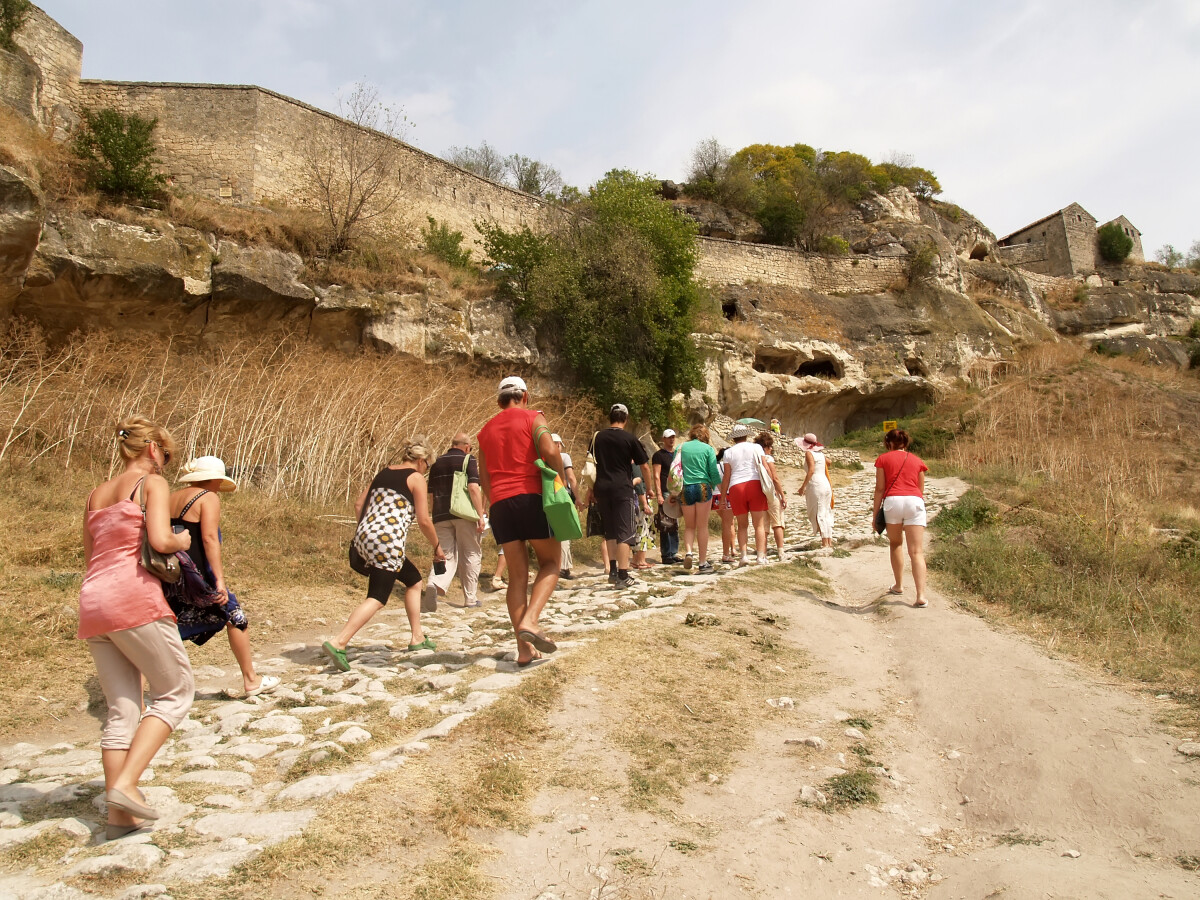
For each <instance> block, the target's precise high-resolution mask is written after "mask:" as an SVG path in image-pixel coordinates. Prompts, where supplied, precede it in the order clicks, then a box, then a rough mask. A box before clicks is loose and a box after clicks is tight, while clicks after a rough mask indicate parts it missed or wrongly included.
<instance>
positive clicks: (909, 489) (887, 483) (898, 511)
mask: <svg viewBox="0 0 1200 900" xmlns="http://www.w3.org/2000/svg"><path fill="white" fill-rule="evenodd" d="M909 440H910V439H909V436H908V432H907V431H905V430H904V429H902V428H893V429H892V430H891V431H889V432H888V433H887V434H886V435H884V438H883V443H884V446H886V447H887V452H886V453H883V454H881V455H880V456H879V457H878V458H877V459H876V460H875V500H874V505H873V506H872V508H871V517H872V519H874V517H875V514H876V513H877V512H878V510H879V507H880V504H882V505H883V517H884V521H885V522H886V523H887V536H888V544H889V545H890V552H891V562H892V574H893V576H894V581H893V583H892V586H891V587H890V588H888V593H889V594H903V593H904V585H903V580H904V551H903V544H905V543H907V544H908V556H909V559H910V560H911V561H912V573H913V583H914V584H916V586H917V599H916V602H914V603H913V606H915V607H917V608H921V607H925V606H928V605H929V601H927V600H926V599H925V524H926V522H925V473H926V472H928V471H929V466H927V465H925V463H924V461H923V460H922V459H921V458H920V457H919V456H917V455H915V454H913V453H909V452H908V444H909Z"/></svg>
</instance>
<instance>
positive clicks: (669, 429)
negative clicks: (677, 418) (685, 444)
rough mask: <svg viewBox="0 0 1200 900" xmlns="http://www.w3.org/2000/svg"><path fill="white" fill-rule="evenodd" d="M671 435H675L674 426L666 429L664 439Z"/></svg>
mask: <svg viewBox="0 0 1200 900" xmlns="http://www.w3.org/2000/svg"><path fill="white" fill-rule="evenodd" d="M669 437H675V429H674V428H668V429H667V430H666V431H664V432H663V440H664V441H665V440H666V439H667V438H669Z"/></svg>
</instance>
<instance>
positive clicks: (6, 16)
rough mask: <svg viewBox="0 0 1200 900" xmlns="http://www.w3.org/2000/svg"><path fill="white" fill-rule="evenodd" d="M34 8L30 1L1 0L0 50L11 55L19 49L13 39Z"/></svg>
mask: <svg viewBox="0 0 1200 900" xmlns="http://www.w3.org/2000/svg"><path fill="white" fill-rule="evenodd" d="M32 8H33V4H32V3H31V2H30V0H0V49H3V50H7V51H8V52H9V53H12V52H14V51H15V50H16V49H17V42H16V41H15V40H14V39H13V38H14V37H15V35H16V33H17V32H18V31H20V30H21V26H22V25H24V24H25V20H26V19H27V18H28V17H29V11H30V9H32Z"/></svg>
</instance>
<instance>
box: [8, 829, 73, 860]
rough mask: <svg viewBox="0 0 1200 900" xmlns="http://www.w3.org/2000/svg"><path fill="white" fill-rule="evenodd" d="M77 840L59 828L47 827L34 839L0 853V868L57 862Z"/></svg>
mask: <svg viewBox="0 0 1200 900" xmlns="http://www.w3.org/2000/svg"><path fill="white" fill-rule="evenodd" d="M73 846H75V842H74V841H73V840H72V839H71V838H70V837H69V836H68V835H66V834H64V833H63V832H61V831H59V830H58V829H57V828H47V829H46V830H45V831H43V832H42V833H41V834H39V835H38V836H37V837H35V838H33V840H29V841H26V842H25V843H23V844H18V845H17V846H15V847H11V848H9V849H7V850H5V851H4V852H3V853H2V854H0V868H6V869H7V868H13V869H15V868H25V867H28V866H34V867H37V868H41V867H42V866H46V865H50V864H51V863H56V862H58V861H59V860H60V859H62V856H63V854H64V853H66V852H67V851H68V850H69V849H71V847H73Z"/></svg>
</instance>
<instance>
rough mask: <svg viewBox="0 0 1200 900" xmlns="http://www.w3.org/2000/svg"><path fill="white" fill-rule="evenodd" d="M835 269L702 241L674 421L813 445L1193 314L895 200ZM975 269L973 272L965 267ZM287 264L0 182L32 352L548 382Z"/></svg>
mask: <svg viewBox="0 0 1200 900" xmlns="http://www.w3.org/2000/svg"><path fill="white" fill-rule="evenodd" d="M839 228H840V233H842V234H843V235H846V236H847V240H850V241H851V246H852V247H855V248H864V249H866V250H868V251H869V252H862V253H857V252H852V253H851V254H850V255H848V256H821V255H818V254H802V253H797V252H796V251H792V250H788V249H785V248H778V247H767V246H764V245H761V244H753V243H742V242H737V241H730V240H716V239H702V240H701V246H700V251H701V253H700V264H699V269H698V275H699V277H700V278H701V279H702V280H704V281H706V282H708V284H709V286H710V290H711V293H712V296H713V297H714V299H715V301H716V303H718V304H719V306H720V310H721V313H722V315H723V317H724V319H725V320H726V321H725V323H724V325H723V327H722V329H721V331H720V332H719V333H715V334H698V335H696V341H697V343H698V345H699V346H700V347H701V349H702V350H703V352H704V355H705V359H706V363H705V365H706V371H705V377H706V384H705V387H704V389H703V390H702V391H696V392H693V395H692V396H691V397H689V398H681V399H682V400H683V401H684V404H685V406H686V407H687V408H688V409H689V410H690V414H691V415H692V416H693V417H694V418H707V417H710V416H711V415H713V414H715V413H716V412H717V411H718V410H720V411H723V412H725V413H727V414H728V415H731V416H733V417H740V416H756V417H759V418H763V419H766V418H770V417H772V416H774V417H777V418H779V419H780V420H781V421H782V422H783V424H784V427H785V429H786V430H787V431H789V432H791V433H797V432H804V431H816V432H817V433H819V434H821V435H822V436H823V437H825V438H828V437H833V436H836V435H837V434H840V433H841V432H843V431H845V430H848V429H855V428H861V427H874V426H876V425H877V424H878V423H879V422H880V421H882V420H884V419H891V418H896V417H898V416H903V415H905V414H907V413H910V412H912V411H913V410H914V409H915V408H916V407H917V406H918V405H919V404H921V403H924V402H927V401H930V400H932V399H933V398H934V397H936V395H937V393H938V392H939V391H940V390H942V389H944V388H945V387H947V386H948V385H950V384H952V383H954V382H956V381H957V380H959V379H968V380H971V379H978V378H987V377H989V375H990V374H991V373H992V372H993V371H994V370H995V369H996V368H997V367H999V366H1002V365H1003V363H1004V361H1005V360H1006V359H1008V358H1011V355H1012V353H1013V351H1014V349H1015V348H1016V347H1017V346H1018V345H1020V344H1021V343H1024V342H1032V341H1040V340H1053V339H1056V336H1057V334H1060V333H1061V334H1068V335H1081V336H1084V337H1085V338H1087V339H1089V340H1093V341H1101V340H1103V341H1104V343H1105V346H1106V347H1107V348H1110V349H1114V350H1125V351H1126V352H1140V353H1144V354H1145V355H1147V356H1148V357H1149V358H1152V359H1155V360H1158V361H1163V362H1169V363H1174V364H1186V362H1187V360H1186V356H1185V355H1184V354H1183V353H1182V351H1181V348H1180V346H1179V345H1178V344H1177V343H1176V342H1172V341H1169V340H1167V338H1168V337H1169V336H1171V335H1177V334H1180V333H1183V332H1185V331H1186V330H1187V328H1188V327H1189V325H1190V323H1191V322H1192V320H1193V319H1195V318H1197V317H1200V305H1198V304H1197V301H1196V297H1197V296H1198V295H1200V278H1197V277H1195V276H1192V275H1187V274H1180V273H1168V272H1163V271H1157V270H1154V269H1149V268H1146V267H1126V268H1119V269H1111V270H1104V271H1101V272H1098V273H1096V274H1095V275H1092V276H1090V277H1089V279H1088V280H1087V282H1086V283H1085V282H1084V281H1083V280H1069V279H1056V278H1048V277H1046V276H1040V275H1032V274H1030V273H1028V272H1025V271H1023V270H1021V269H1016V268H1012V267H1009V266H1004V265H1000V264H998V263H996V262H995V261H994V260H993V259H992V258H991V256H990V255H991V254H992V252H993V250H994V246H995V242H994V238H993V236H992V235H991V233H990V232H988V231H987V230H986V229H985V228H984V227H983V226H982V225H980V224H979V223H978V222H977V221H975V220H974V219H972V218H971V217H969V216H967V215H966V214H963V213H962V212H961V211H957V212H956V213H955V214H954V217H953V218H950V217H948V216H947V215H946V211H945V208H944V207H940V206H930V205H929V204H926V203H921V202H918V201H917V200H916V199H915V198H913V197H912V196H911V195H909V194H908V192H907V191H903V189H899V190H897V191H892V192H890V193H889V194H888V195H886V196H884V197H876V198H872V199H871V200H870V201H868V202H866V203H864V204H863V205H862V206H861V207H860V208H859V209H858V210H857V211H855V212H854V213H853V214H852V215H847V216H846V217H845V219H844V221H842V222H840V224H839ZM979 257H983V258H979ZM307 271H308V270H307V269H306V267H305V264H304V260H302V259H301V258H300V257H299V256H298V255H296V254H295V253H290V252H285V251H283V250H280V249H277V248H273V247H267V246H246V245H242V244H238V243H235V242H232V241H229V240H224V239H220V238H219V237H217V236H216V235H213V234H206V233H203V232H201V231H198V230H196V229H194V228H188V227H181V226H176V225H173V224H171V223H170V222H169V221H166V220H165V219H162V220H158V219H155V220H154V221H153V223H152V224H150V225H128V224H122V223H119V222H115V221H111V220H108V219H103V218H95V217H91V216H86V215H82V214H79V213H72V212H66V211H58V212H47V210H46V209H45V204H44V202H43V200H42V197H41V194H40V193H39V191H38V189H37V186H36V185H35V184H34V183H33V182H32V181H30V179H29V178H27V177H25V176H22V175H20V174H19V173H17V172H16V171H14V170H11V169H6V168H3V167H0V324H2V323H3V322H5V321H7V319H8V318H9V317H10V316H18V317H21V318H23V319H27V320H30V321H32V322H35V323H37V324H39V325H40V326H41V327H42V328H43V330H44V331H45V332H46V333H47V335H48V336H49V337H50V338H51V339H52V340H54V339H57V340H61V339H65V338H66V337H67V336H68V335H69V334H70V333H72V332H73V331H75V330H78V329H82V330H87V329H92V328H116V329H124V330H134V331H151V332H155V333H159V334H170V335H172V336H174V337H175V338H176V339H177V340H182V341H191V342H196V343H201V344H203V343H208V344H213V343H218V342H222V341H227V340H232V339H235V338H236V337H238V336H240V335H242V334H245V333H247V332H249V333H256V334H262V333H269V332H270V331H271V330H272V329H278V330H281V331H282V330H286V331H289V332H292V333H300V334H305V335H308V336H309V337H311V338H312V339H313V340H315V341H318V342H320V343H322V344H325V345H327V346H330V347H335V348H339V349H342V350H345V351H353V350H355V349H357V348H359V347H363V346H366V347H372V348H376V349H379V350H383V351H390V352H397V353H404V354H407V355H410V356H413V357H416V358H419V359H432V358H444V359H457V360H461V361H464V362H480V363H494V364H497V365H499V366H504V367H506V368H509V369H515V370H517V371H522V370H527V369H534V370H537V371H539V372H540V374H542V375H543V376H550V377H552V378H553V377H556V376H559V375H561V374H562V373H561V372H559V371H558V370H557V367H556V364H555V361H554V360H553V359H552V358H550V357H549V356H547V354H546V353H545V351H542V352H539V349H538V342H537V336H536V335H535V334H534V333H533V331H532V329H530V328H522V327H519V326H518V325H517V324H516V322H515V320H514V317H513V314H512V310H511V308H510V307H509V305H508V304H507V303H505V302H503V301H499V300H496V299H494V298H489V297H484V298H482V299H474V298H472V297H471V296H470V295H469V294H468V293H465V292H463V291H459V290H455V289H453V288H451V287H450V286H449V285H447V284H446V283H445V282H444V281H442V280H440V279H438V278H425V277H423V278H422V279H421V280H420V281H419V282H418V284H417V286H416V287H415V288H414V289H412V290H409V291H407V292H395V291H391V292H388V291H368V290H362V289H356V288H348V287H343V286H338V285H332V286H328V285H322V284H319V283H316V282H314V281H313V280H312V279H311V278H310V277H309V276H308V274H307Z"/></svg>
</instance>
